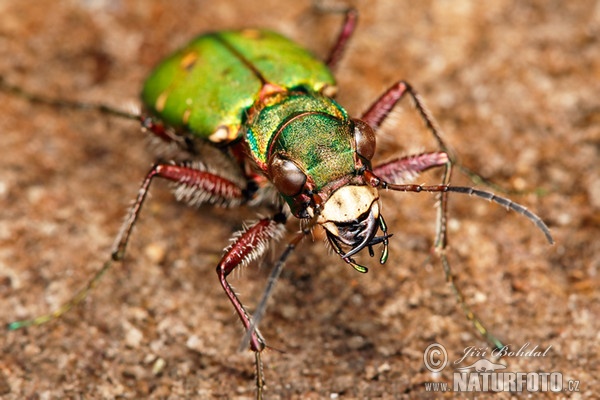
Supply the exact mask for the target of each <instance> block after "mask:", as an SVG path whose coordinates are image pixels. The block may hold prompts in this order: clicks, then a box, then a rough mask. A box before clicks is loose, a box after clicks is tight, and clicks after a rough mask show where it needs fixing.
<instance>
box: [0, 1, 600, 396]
mask: <svg viewBox="0 0 600 400" xmlns="http://www.w3.org/2000/svg"><path fill="white" fill-rule="evenodd" d="M257 4H261V6H260V7H258V6H257ZM353 4H354V5H355V6H356V7H357V8H358V9H359V11H360V13H361V20H360V25H359V28H358V30H357V32H356V34H355V37H354V38H353V40H352V43H351V45H350V47H349V49H348V52H347V54H346V57H345V59H344V61H343V62H342V64H341V65H340V66H339V68H338V71H337V76H338V78H339V86H340V93H339V96H338V100H339V101H340V103H341V104H343V105H344V106H345V107H347V109H348V110H349V112H350V113H351V114H353V115H360V112H361V111H362V110H364V109H366V107H367V106H368V105H369V104H370V103H371V102H372V101H373V100H374V99H375V98H376V97H377V95H378V94H380V93H381V92H382V91H383V90H385V88H386V87H388V86H389V85H390V84H391V83H392V82H394V81H395V80H397V79H406V80H408V81H409V82H411V83H412V84H413V86H414V87H415V88H417V89H418V90H419V91H420V93H421V94H422V95H423V97H424V98H425V100H426V101H427V103H428V105H429V107H430V108H431V110H432V112H433V114H434V115H435V116H436V117H437V119H438V122H439V124H440V125H441V126H442V127H443V129H444V131H445V137H446V139H447V140H448V142H449V143H450V144H451V145H452V147H453V148H454V149H455V150H456V151H457V153H458V154H459V157H460V160H461V162H462V163H463V164H464V165H466V166H468V167H469V168H471V169H473V170H476V171H479V172H480V173H481V174H482V175H483V176H485V177H488V178H491V179H492V180H493V181H494V182H495V183H497V184H499V185H500V186H502V187H504V188H508V189H511V190H512V189H514V190H517V191H521V192H522V193H521V194H512V195H510V196H511V197H512V198H514V200H516V201H518V202H520V203H523V204H524V205H526V206H527V207H528V208H530V209H531V210H533V211H534V212H536V213H538V214H539V215H540V216H542V217H543V218H544V220H545V221H546V222H547V223H548V225H549V226H550V227H551V229H552V233H553V235H554V237H555V239H556V244H555V245H554V246H549V245H548V244H547V243H546V242H545V241H544V237H543V236H542V235H541V234H540V233H539V232H538V231H537V230H536V229H535V228H534V227H533V225H532V224H531V223H530V222H528V221H527V220H526V219H524V218H522V217H520V216H518V215H517V214H515V213H507V212H506V211H505V210H503V209H502V208H501V207H498V206H495V205H493V204H489V203H487V202H485V201H480V200H476V199H470V198H467V197H461V196H452V200H451V207H450V214H451V221H450V228H451V232H450V241H451V247H452V248H451V251H450V253H449V255H450V259H451V262H452V265H453V268H454V271H455V272H456V274H457V277H458V281H459V283H460V285H461V287H462V288H463V290H464V292H465V297H466V298H467V301H468V303H469V304H471V305H472V306H473V308H474V309H475V310H476V312H477V313H478V314H479V315H480V316H481V318H482V319H483V320H484V321H486V323H487V324H488V326H489V327H490V329H491V330H492V331H493V332H494V333H495V334H496V335H497V336H499V337H501V338H502V339H503V340H504V341H505V342H506V343H508V344H510V346H511V349H513V350H518V348H520V347H521V346H524V345H525V344H527V343H529V349H532V348H533V347H534V346H538V349H540V350H548V351H547V352H546V354H545V355H544V356H539V357H523V356H513V357H504V358H503V359H502V360H501V362H502V363H504V364H505V365H506V366H507V368H506V371H511V372H560V373H562V376H561V378H562V379H564V382H565V390H566V389H569V386H568V383H567V381H568V380H575V381H579V386H578V389H579V391H577V392H569V391H565V392H563V393H559V394H558V396H566V397H569V396H570V397H573V398H582V397H590V396H591V395H592V394H593V393H596V392H597V390H598V388H599V387H600V383H599V378H598V375H599V372H600V366H599V363H600V361H599V347H598V343H599V340H598V331H599V328H600V318H599V316H600V301H599V298H600V296H599V294H598V284H599V275H598V274H599V271H598V270H599V268H600V241H599V240H598V238H600V189H599V188H600V168H599V167H598V160H599V153H600V129H599V127H598V126H599V123H600V100H599V98H600V96H599V95H598V93H600V43H598V38H599V37H600V3H599V2H598V1H591V0H590V1H586V0H579V1H573V2H562V1H546V0H540V1H509V0H494V1H487V2H474V1H464V0H460V1H453V2H449V1H420V2H414V1H392V0H389V1H367V0H365V1H356V2H354V3H353ZM310 6H311V4H310V2H309V1H296V2H293V4H291V3H289V4H288V2H285V3H284V2H280V1H275V0H267V1H261V2H252V1H250V2H248V1H221V2H215V1H199V0H197V1H191V0H190V1H185V0H176V1H172V2H167V1H141V0H137V1H118V0H98V1H83V0H82V1H75V0H73V1H45V0H44V1H36V2H32V1H18V0H4V1H2V2H0V75H2V76H3V77H4V78H5V79H6V80H7V81H9V82H11V83H13V84H17V85H21V86H22V87H24V88H26V89H27V90H30V91H32V92H36V93H43V94H46V95H49V96H55V97H58V98H65V99H72V100H85V101H97V102H103V103H107V104H110V105H113V106H115V107H120V108H125V109H127V108H130V107H132V106H135V105H137V104H138V100H137V96H138V92H139V90H140V87H141V84H142V82H143V79H144V77H145V75H146V74H147V73H148V71H149V70H150V69H151V67H152V66H153V65H154V64H155V63H156V62H157V61H158V60H160V58H161V57H163V56H165V55H167V54H168V53H169V52H170V51H172V50H174V49H176V48H177V47H178V46H181V45H182V44H184V43H185V42H186V41H187V40H189V39H190V38H191V37H193V36H194V35H195V34H197V33H200V32H204V31H207V30H217V29H223V28H233V27H248V26H252V27H268V28H272V29H275V30H277V31H280V32H283V33H284V34H286V35H288V36H290V37H292V38H294V39H296V40H297V41H299V42H300V43H303V44H305V45H306V46H307V47H308V48H310V49H311V50H313V51H314V52H315V53H317V54H318V55H320V56H324V55H325V54H326V53H327V49H328V48H329V46H330V45H331V43H332V40H333V38H334V37H335V34H336V32H337V30H338V28H339V26H340V18H339V17H338V16H335V15H333V16H332V15H326V16H322V15H317V14H315V13H314V12H313V11H311V7H310ZM0 110H1V115H2V116H1V118H0V132H1V133H0V310H1V311H0V321H2V323H5V322H10V321H13V320H16V319H22V318H27V317H31V316H34V315H38V314H40V313H44V312H47V311H49V310H51V309H53V308H55V307H56V306H58V305H59V304H60V303H61V302H62V301H65V300H67V299H68V298H69V296H70V295H71V294H72V293H73V292H74V291H76V290H77V289H78V288H80V287H81V286H82V285H83V284H84V282H86V280H87V279H88V277H89V276H90V275H91V274H92V273H93V271H95V270H96V269H97V268H98V267H99V266H100V265H101V264H102V262H103V261H104V260H105V259H106V258H107V257H108V255H109V252H110V248H111V244H112V241H113V238H114V237H115V235H116V234H117V232H118V229H119V225H120V222H121V220H122V218H123V216H124V214H125V210H126V206H127V204H128V203H129V202H130V201H131V200H132V199H133V198H134V196H135V194H136V192H137V189H138V185H139V182H140V181H141V179H142V177H143V176H144V174H145V173H146V171H147V169H148V168H149V166H150V165H151V163H152V162H153V160H154V158H153V155H152V153H151V151H149V150H148V148H147V146H145V140H144V137H143V135H142V134H141V133H140V131H139V129H138V127H137V126H136V124H135V123H132V122H129V121H121V120H118V119H115V118H107V117H105V116H101V115H98V114H97V113H93V112H73V111H66V110H57V109H54V108H51V107H45V106H40V105H36V104H32V103H30V102H28V101H25V100H23V99H20V98H16V97H14V96H10V95H7V94H6V93H0ZM412 115H413V114H412V111H411V108H410V107H409V106H408V105H405V106H404V107H400V108H399V109H398V111H396V112H395V113H394V114H393V116H392V117H391V118H390V121H389V123H387V124H386V126H385V129H384V132H382V133H381V140H380V141H379V146H380V150H381V152H380V154H378V156H377V159H378V160H384V159H385V158H386V157H390V156H391V155H393V154H408V153H410V152H415V151H419V150H421V149H423V148H432V143H431V140H429V139H428V138H427V137H426V135H425V134H424V132H423V130H422V128H421V127H420V126H419V125H418V124H416V123H415V122H416V121H415V119H414V118H413V117H412ZM423 138H425V139H427V140H424V139H423ZM455 178H456V179H455V183H456V184H468V185H471V184H472V182H470V180H469V179H467V178H465V177H462V176H460V174H457V175H456V176H455ZM423 182H435V176H425V177H423ZM483 188H484V189H488V190H489V189H490V188H489V187H483ZM434 203H435V201H434V197H433V196H431V195H427V194H420V195H417V194H398V193H396V194H394V193H388V194H385V195H384V198H383V204H384V215H385V217H386V220H387V223H388V225H389V227H390V231H391V232H392V233H394V237H393V239H392V244H391V248H390V252H391V256H390V260H389V262H388V263H387V264H386V265H385V266H379V265H377V263H376V260H373V261H371V262H370V264H369V265H370V266H371V270H370V272H369V273H368V274H366V275H360V274H358V273H357V272H355V271H353V270H352V269H351V268H349V267H348V266H346V265H344V263H343V262H341V261H340V260H339V258H338V257H336V256H334V255H331V254H328V252H327V249H326V248H325V246H324V245H323V243H321V242H320V241H316V242H315V243H310V241H307V242H306V243H304V244H303V245H302V246H301V249H300V250H299V251H298V252H296V253H295V254H294V255H293V256H292V257H291V259H290V262H289V264H288V266H287V269H286V271H285V272H284V276H283V277H282V278H281V281H280V282H279V285H278V287H277V290H276V293H275V295H274V297H273V298H272V301H271V304H270V307H269V310H268V315H267V317H266V318H265V320H264V323H263V324H262V331H263V333H264V335H265V336H266V338H267V340H268V343H269V344H270V345H271V346H273V347H274V348H276V349H280V350H282V351H283V352H279V351H273V350H271V351H267V352H265V353H264V361H265V374H266V379H267V385H268V387H267V395H268V398H271V399H278V398H281V399H288V398H311V399H317V398H348V399H351V398H429V397H452V396H454V395H457V394H456V393H445V394H441V393H431V392H427V387H426V385H425V383H426V382H446V383H450V384H452V382H453V368H452V366H453V364H452V363H453V361H456V360H459V359H460V358H461V357H462V356H463V354H464V352H465V349H466V348H469V347H472V346H475V348H480V347H483V348H485V347H486V346H488V345H487V344H486V343H485V341H484V340H483V339H482V338H481V337H480V336H479V335H478V334H477V332H476V331H475V330H474V328H473V327H472V326H471V324H470V323H469V322H468V321H467V320H466V319H465V317H464V315H463V314H462V312H461V311H460V309H459V307H458V306H457V305H456V301H455V299H454V297H453V294H452V292H451V290H450V288H449V287H448V286H447V285H446V284H445V281H444V276H443V272H442V269H441V266H440V264H439V261H438V260H437V259H436V258H435V257H429V255H430V253H429V250H430V249H431V245H432V239H433V230H434V218H435V212H434V207H433V206H434ZM256 212H257V210H252V209H247V208H241V209H235V210H223V209H212V208H201V209H199V210H196V209H191V208H189V207H186V206H185V205H182V204H179V203H177V202H176V201H174V200H173V199H172V196H171V194H170V192H169V190H168V186H167V185H165V184H163V183H159V184H156V186H155V187H153V189H152V198H151V199H150V201H149V202H148V203H147V206H146V208H145V209H144V212H143V216H142V218H141V220H140V223H139V225H138V228H137V230H136V232H135V235H134V238H133V240H132V242H131V246H130V249H129V255H128V257H127V260H126V262H125V263H124V264H123V265H120V266H118V267H117V268H115V269H114V271H112V272H111V273H110V274H108V275H107V276H106V277H105V279H104V280H103V281H102V284H101V285H100V286H99V287H98V289H97V290H96V291H95V292H94V293H93V295H92V296H91V298H90V299H88V300H87V301H86V302H85V303H84V304H83V305H82V306H81V307H78V308H77V309H75V310H73V311H72V312H70V313H69V314H68V315H66V316H65V317H64V318H63V319H62V320H61V321H56V322H52V323H50V324H47V325H44V326H40V327H35V328H29V329H25V330H21V331H15V332H6V333H2V334H1V336H0V338H1V339H0V346H1V347H0V351H1V353H0V354H1V356H0V397H1V398H3V399H22V398H31V399H58V398H90V399H92V398H107V399H109V398H128V399H129V398H131V399H133V398H146V397H151V398H172V399H176V398H252V397H253V396H254V383H253V357H252V354H251V353H250V352H243V353H239V352H237V347H238V345H239V342H240V337H241V326H240V324H239V322H238V321H237V320H236V316H235V315H234V313H233V311H232V309H231V307H230V304H229V302H228V301H227V299H226V297H225V295H224V294H223V293H222V290H221V288H220V286H219V284H218V282H217V279H216V275H215V272H214V268H215V265H216V264H217V262H218V260H219V257H220V254H221V251H222V249H223V248H224V247H225V246H226V245H227V244H228V238H229V237H230V236H231V234H232V232H234V231H235V230H237V229H239V227H240V226H241V223H242V221H244V220H246V219H252V218H254V217H255V216H256ZM289 229H290V231H294V230H295V229H297V223H296V222H295V221H292V222H290V224H289ZM280 248H281V246H279V247H277V248H276V249H275V251H274V252H273V254H274V256H276V255H277V254H278V250H279V249H280ZM274 256H273V257H274ZM271 259H272V257H271V256H269V257H267V259H266V260H265V264H266V265H267V267H265V268H262V269H258V268H256V267H255V266H252V267H250V268H247V269H246V270H245V271H243V273H242V274H240V275H239V278H238V277H237V276H235V277H233V280H232V281H233V283H234V285H235V286H236V289H237V290H238V291H239V292H240V293H241V294H242V298H243V299H244V300H245V301H246V302H247V303H248V304H249V305H250V306H252V305H253V304H254V303H255V301H256V299H257V298H258V297H259V296H260V293H261V291H262V288H263V287H264V284H265V280H266V277H267V276H268V273H269V268H268V265H269V261H270V260H271ZM234 275H236V274H234ZM432 343H440V344H442V345H443V346H444V347H445V348H446V350H447V353H448V360H449V362H450V365H448V366H447V367H446V368H445V369H444V370H443V371H442V372H441V373H439V374H432V373H431V372H430V371H429V370H428V369H427V368H426V366H425V365H424V362H423V352H424V349H425V348H427V346H429V345H430V344H432ZM480 358H482V357H479V356H477V355H476V356H474V357H469V358H467V360H465V361H464V362H463V363H461V365H460V366H465V365H468V364H471V363H473V362H475V361H477V360H479V359H480ZM484 358H487V359H492V358H491V357H489V356H488V355H487V354H486V356H485V357H484ZM571 388H573V387H572V386H571ZM529 394H530V393H527V392H521V393H510V392H502V393H497V394H496V395H497V397H499V398H510V397H513V396H514V397H526V396H528V395H529ZM459 395H460V396H461V397H473V398H479V397H487V395H486V394H480V393H462V394H459ZM532 395H533V396H535V397H552V398H555V397H556V396H557V395H556V394H552V393H547V392H546V393H532Z"/></svg>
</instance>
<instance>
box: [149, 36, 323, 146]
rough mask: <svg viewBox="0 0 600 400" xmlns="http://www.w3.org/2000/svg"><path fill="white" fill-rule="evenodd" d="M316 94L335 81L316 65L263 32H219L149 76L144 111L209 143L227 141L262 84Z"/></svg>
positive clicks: (309, 57) (308, 56)
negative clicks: (146, 110) (207, 140)
mask: <svg viewBox="0 0 600 400" xmlns="http://www.w3.org/2000/svg"><path fill="white" fill-rule="evenodd" d="M267 83H270V84H273V85H277V86H279V87H282V88H286V89H291V88H297V87H303V88H305V89H307V90H310V91H314V92H320V91H323V90H324V89H325V88H327V87H333V86H334V85H335V80H334V78H333V76H332V74H331V72H330V71H329V69H328V68H327V66H326V65H324V64H323V63H322V62H321V61H319V60H318V59H316V58H315V57H314V56H313V55H311V54H310V53H309V52H308V51H307V50H305V49H303V48H302V47H300V46H299V45H297V44H295V43H294V42H292V41H290V40H289V39H287V38H285V37H283V36H281V35H279V34H276V33H273V32H270V31H264V30H250V29H247V30H241V31H224V32H217V33H211V34H206V35H202V36H199V37H197V38H196V39H194V40H192V41H191V42H190V43H189V44H188V45H187V46H186V47H184V48H183V49H181V50H179V51H178V52H176V53H175V54H173V55H172V56H170V57H169V58H167V59H166V60H164V61H163V62H162V63H161V64H159V65H158V66H157V67H156V69H155V70H154V71H153V72H152V74H151V75H150V77H149V78H148V80H147V81H146V83H145V84H144V88H143V91H142V100H143V102H144V104H145V106H146V107H147V108H148V109H149V110H150V111H151V112H152V113H153V114H155V115H156V116H158V117H159V118H160V119H161V120H162V121H164V122H165V123H167V124H168V125H171V126H174V127H176V128H181V129H185V130H186V131H189V132H190V133H191V134H193V135H196V136H199V137H203V138H210V140H211V141H215V142H218V141H219V142H220V141H225V142H227V141H231V140H234V139H235V138H237V137H238V136H239V134H240V127H241V125H242V117H243V115H244V113H245V112H246V110H247V109H248V108H250V107H251V106H252V104H253V103H254V102H255V101H256V99H257V98H258V97H259V93H260V92H261V89H262V87H263V86H264V85H265V84H267Z"/></svg>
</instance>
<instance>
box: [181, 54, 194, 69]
mask: <svg viewBox="0 0 600 400" xmlns="http://www.w3.org/2000/svg"><path fill="white" fill-rule="evenodd" d="M196 61H198V54H197V53H196V52H195V51H190V52H189V53H187V54H185V55H184V56H183V58H182V59H181V62H180V63H179V65H180V66H181V68H183V69H185V70H188V71H189V70H190V69H192V68H193V67H194V64H196Z"/></svg>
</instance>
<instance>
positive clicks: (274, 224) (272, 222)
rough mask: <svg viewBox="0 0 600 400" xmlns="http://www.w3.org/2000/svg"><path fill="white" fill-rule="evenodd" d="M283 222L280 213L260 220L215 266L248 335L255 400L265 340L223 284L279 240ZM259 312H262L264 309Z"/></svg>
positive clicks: (239, 236)
mask: <svg viewBox="0 0 600 400" xmlns="http://www.w3.org/2000/svg"><path fill="white" fill-rule="evenodd" d="M285 221H286V216H285V215H284V214H283V213H278V214H276V215H275V216H274V217H273V218H263V219H260V220H258V221H257V222H255V223H254V224H252V225H251V226H249V227H247V228H244V229H243V230H241V231H240V232H238V233H236V234H235V235H234V237H233V243H232V244H231V246H229V247H228V248H227V249H226V250H225V254H224V255H223V258H222V259H221V261H220V262H219V265H217V275H218V276H219V282H220V283H221V286H222V287H223V290H224V291H225V294H227V297H228V298H229V300H230V301H231V304H233V308H234V309H235V311H236V313H237V314H238V316H239V317H240V320H241V321H242V324H243V325H244V328H245V330H246V331H247V332H250V333H249V335H250V336H249V344H250V349H251V350H252V351H254V353H255V363H256V389H257V398H258V399H262V392H263V387H264V377H263V366H262V360H261V358H260V352H261V351H262V350H263V349H264V348H265V340H264V339H263V337H262V335H261V334H260V332H259V331H258V328H257V326H256V325H255V324H254V323H253V321H252V317H251V316H250V314H249V313H248V312H247V311H246V308H245V307H244V305H243V304H242V302H241V301H240V299H239V298H238V296H237V295H236V294H235V291H234V290H233V288H232V286H231V284H230V283H229V282H228V281H227V276H228V275H229V274H230V273H231V271H233V270H234V269H235V268H237V267H239V266H243V265H246V264H248V263H250V262H251V261H254V260H255V259H256V258H258V257H260V256H261V255H262V254H264V252H265V251H266V250H267V248H268V246H269V243H270V242H271V241H272V240H277V239H279V237H280V236H281V235H282V233H283V230H284V228H285ZM303 236H304V235H303ZM294 245H295V244H294ZM292 249H293V247H291V248H289V246H288V250H286V253H284V256H283V257H282V260H280V262H279V263H278V265H277V266H276V267H275V269H276V270H280V269H281V265H282V264H283V261H285V257H287V253H289V252H291V250H292ZM279 264H281V265H279ZM274 279H276V278H274ZM268 293H270V291H268ZM259 307H260V306H259ZM262 308H263V311H264V305H263V307H262Z"/></svg>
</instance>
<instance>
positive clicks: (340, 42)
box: [325, 8, 358, 69]
mask: <svg viewBox="0 0 600 400" xmlns="http://www.w3.org/2000/svg"><path fill="white" fill-rule="evenodd" d="M345 14H346V19H345V20H344V25H342V30H341V31H340V33H339V35H338V37H337V40H336V42H335V44H334V45H333V47H332V48H331V50H330V51H329V55H328V56H327V60H326V61H325V63H326V64H327V66H328V67H329V68H331V69H334V68H335V67H336V66H337V64H338V62H339V61H340V60H341V59H342V56H343V55H344V51H345V50H346V45H347V44H348V40H349V39H350V37H351V36H352V34H353V33H354V29H356V22H357V20H358V11H356V10H355V9H354V8H349V9H347V10H345Z"/></svg>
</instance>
